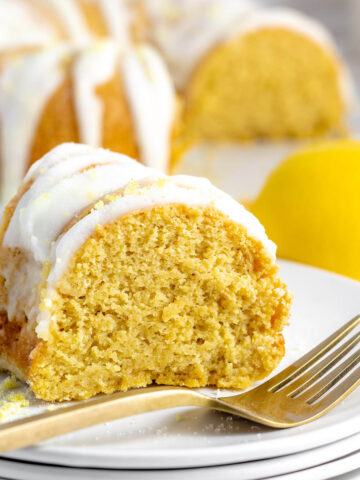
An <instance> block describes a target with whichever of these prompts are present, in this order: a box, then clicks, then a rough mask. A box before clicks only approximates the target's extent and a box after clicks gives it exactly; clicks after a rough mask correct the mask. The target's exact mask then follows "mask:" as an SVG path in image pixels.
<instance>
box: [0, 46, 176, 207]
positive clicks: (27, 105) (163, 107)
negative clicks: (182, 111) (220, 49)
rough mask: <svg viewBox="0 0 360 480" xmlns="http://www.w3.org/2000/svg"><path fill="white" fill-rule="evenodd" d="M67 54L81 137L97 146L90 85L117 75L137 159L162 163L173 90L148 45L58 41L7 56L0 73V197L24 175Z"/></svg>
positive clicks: (97, 116)
mask: <svg viewBox="0 0 360 480" xmlns="http://www.w3.org/2000/svg"><path fill="white" fill-rule="evenodd" d="M69 58H71V59H72V60H71V61H72V63H71V68H72V77H73V85H74V107H75V113H76V117H77V122H78V126H79V134H80V141H81V142H84V143H87V144H89V145H91V146H94V147H99V146H101V143H102V131H103V106H102V103H101V98H99V97H98V96H97V95H96V89H97V87H98V86H100V85H103V84H105V83H106V82H107V81H109V80H110V79H111V78H113V76H114V75H117V74H118V75H121V76H122V79H123V83H124V87H125V91H126V95H127V98H128V102H129V107H130V111H131V114H132V117H133V123H134V128H135V137H136V141H137V144H138V148H139V151H140V157H141V161H142V162H143V163H145V164H146V165H148V166H151V167H156V168H158V169H162V170H164V171H165V170H166V169H167V162H168V157H169V149H170V146H169V145H170V136H171V129H172V122H173V114H174V91H173V87H172V84H171V80H170V77H169V75H168V72H167V70H166V68H165V66H164V64H163V62H162V61H161V59H160V58H159V56H158V55H157V54H156V53H155V51H153V50H152V49H151V48H150V47H147V46H139V47H134V48H133V49H126V50H125V51H123V50H122V49H121V48H120V47H118V46H117V45H116V44H114V43H112V42H105V41H104V42H97V43H96V44H93V46H92V47H91V48H87V49H83V50H80V51H78V52H74V51H73V50H72V49H71V48H70V47H69V46H68V45H62V46H60V47H54V48H48V49H46V50H44V51H42V52H39V53H34V54H29V55H25V56H23V57H22V58H21V59H17V60H13V61H11V62H9V63H8V65H7V66H6V67H5V68H4V70H3V71H2V72H1V73H0V119H1V125H0V127H1V136H2V138H3V141H2V145H1V146H2V151H1V158H2V177H1V178H2V181H3V184H2V185H1V187H2V188H1V191H2V192H3V196H2V201H4V200H8V198H9V196H10V195H11V194H12V193H13V190H14V189H15V188H16V187H17V185H18V184H19V183H20V181H21V179H22V178H23V175H24V173H25V171H26V167H27V164H28V161H29V155H30V151H31V146H32V140H33V138H34V135H35V133H36V128H37V125H38V122H39V120H40V118H41V114H42V112H43V110H44V108H45V106H46V104H47V103H48V101H49V99H50V98H51V97H52V95H54V94H55V92H56V90H57V89H58V88H59V86H60V85H61V84H62V82H63V81H64V79H65V68H64V65H65V64H66V62H68V61H69Z"/></svg>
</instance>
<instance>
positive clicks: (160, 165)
mask: <svg viewBox="0 0 360 480" xmlns="http://www.w3.org/2000/svg"><path fill="white" fill-rule="evenodd" d="M121 69H122V75H123V78H124V83H125V90H126V92H127V96H128V99H129V102H130V108H131V111H132V114H133V118H134V123H135V131H136V134H137V139H138V142H139V149H140V153H141V159H142V161H143V162H144V163H145V164H146V165H148V166H150V167H153V168H157V169H158V170H161V171H167V166H168V160H169V149H170V137H171V128H172V120H173V117H174V109H175V96H174V90H173V86H172V83H171V79H170V77H169V74H168V71H167V70H166V68H165V65H164V63H163V62H162V60H161V58H160V57H159V56H158V55H157V53H156V52H155V51H154V50H153V49H152V48H150V47H145V46H143V47H138V48H137V49H136V50H128V51H127V52H126V53H125V55H124V57H123V59H122V62H121Z"/></svg>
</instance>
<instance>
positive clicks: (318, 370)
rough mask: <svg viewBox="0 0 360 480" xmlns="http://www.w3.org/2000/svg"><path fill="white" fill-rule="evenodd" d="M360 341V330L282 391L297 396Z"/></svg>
mask: <svg viewBox="0 0 360 480" xmlns="http://www.w3.org/2000/svg"><path fill="white" fill-rule="evenodd" d="M359 342H360V332H359V333H357V334H356V335H353V336H352V337H351V338H350V340H348V341H347V342H346V343H344V344H343V345H341V346H340V347H339V348H338V349H336V350H335V352H334V353H332V354H331V355H327V356H326V357H325V358H324V360H322V361H321V362H318V363H316V365H315V366H313V367H312V368H310V369H308V370H306V372H305V373H303V374H302V375H300V376H298V377H297V379H296V380H295V381H293V382H291V383H290V384H289V385H287V386H286V387H285V388H283V389H282V393H284V394H286V395H288V396H289V397H292V398H295V397H297V396H298V395H299V394H300V393H301V392H303V391H304V390H305V389H306V388H307V387H309V386H310V385H311V384H313V383H314V382H315V381H316V380H317V379H319V378H321V377H322V376H323V375H325V373H326V372H328V371H329V370H330V369H331V368H332V367H333V366H335V365H336V364H337V363H338V362H339V361H340V360H341V359H342V358H344V357H345V355H346V354H347V353H348V352H350V350H352V349H353V348H354V347H355V346H356V345H357V344H358V343H359Z"/></svg>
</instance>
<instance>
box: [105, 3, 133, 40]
mask: <svg viewBox="0 0 360 480" xmlns="http://www.w3.org/2000/svg"><path fill="white" fill-rule="evenodd" d="M98 2H99V7H100V9H101V11H102V15H103V17H104V20H105V22H106V25H107V29H108V32H109V33H110V34H111V36H112V38H114V40H115V41H116V42H118V43H119V45H122V46H128V45H129V43H130V25H131V12H130V9H129V5H128V2H127V1H126V0H98Z"/></svg>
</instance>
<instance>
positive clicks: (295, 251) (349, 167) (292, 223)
mask: <svg viewBox="0 0 360 480" xmlns="http://www.w3.org/2000/svg"><path fill="white" fill-rule="evenodd" d="M251 211H252V212H253V213H254V214H255V215H256V216H257V217H258V219H259V220H260V222H262V223H263V225H264V226H265V229H266V231H267V234H268V235H269V237H270V238H271V239H272V240H273V241H274V242H275V243H277V245H278V255H279V257H282V258H287V259H291V260H296V261H299V262H303V263H307V264H310V265H315V266H318V267H322V268H325V269H328V270H332V271H334V272H338V273H341V274H343V275H348V276H349V277H353V278H355V279H358V280H360V142H357V141H351V140H338V141H329V142H326V143H321V144H316V145H314V146H311V147H308V148H305V149H303V150H300V151H298V152H297V153H295V154H293V155H292V156H290V157H289V158H288V159H287V160H285V161H284V162H283V163H282V164H281V165H280V166H279V167H278V168H277V169H275V170H274V171H273V172H272V174H271V175H270V176H269V178H268V180H267V182H266V184H265V186H264V188H263V190H262V191H261V193H260V195H259V197H258V198H257V199H256V201H255V202H254V203H253V205H252V206H251Z"/></svg>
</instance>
